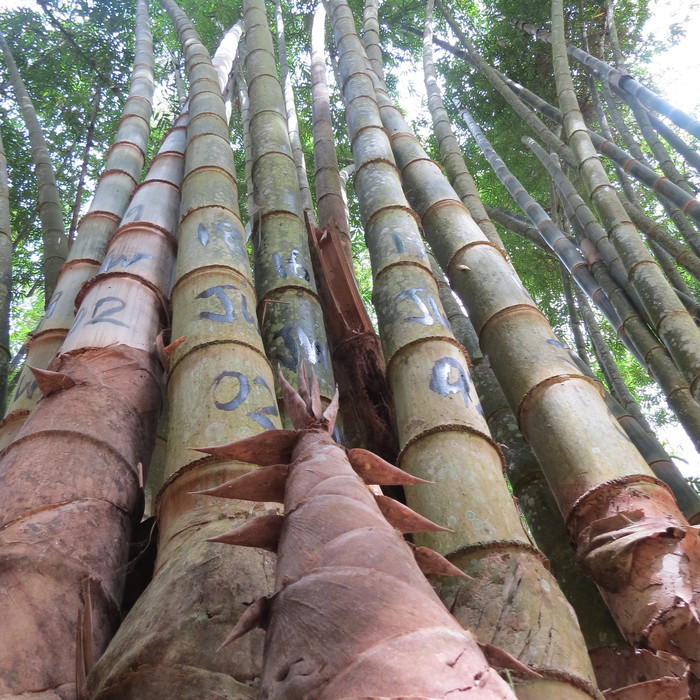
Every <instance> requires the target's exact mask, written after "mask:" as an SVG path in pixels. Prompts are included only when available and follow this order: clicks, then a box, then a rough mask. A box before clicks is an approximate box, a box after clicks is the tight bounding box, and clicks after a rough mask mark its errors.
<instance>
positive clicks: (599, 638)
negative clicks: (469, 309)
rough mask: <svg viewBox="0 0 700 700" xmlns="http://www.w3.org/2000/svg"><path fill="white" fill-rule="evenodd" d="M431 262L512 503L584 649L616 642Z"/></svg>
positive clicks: (474, 340) (535, 466)
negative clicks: (499, 453) (574, 620)
mask: <svg viewBox="0 0 700 700" xmlns="http://www.w3.org/2000/svg"><path fill="white" fill-rule="evenodd" d="M431 266H432V268H433V271H434V272H435V276H436V278H437V282H438V288H439V290H440V301H441V302H442V305H443V307H444V309H445V314H446V316H447V318H448V320H449V322H450V325H451V327H452V330H453V331H454V333H455V337H456V339H457V340H458V341H459V342H460V343H462V345H464V347H465V348H466V350H467V353H468V355H469V357H470V358H471V360H472V365H471V375H472V378H473V380H474V386H475V387H476V390H477V393H478V395H479V398H480V399H481V406H482V408H483V410H484V416H485V418H486V421H487V423H488V426H489V430H490V431H491V435H493V438H494V440H496V441H497V442H498V443H499V444H501V445H504V446H505V447H504V455H505V460H506V474H507V476H508V481H509V483H510V484H511V486H512V488H513V493H514V494H515V496H516V498H517V499H518V507H519V508H520V511H521V512H522V513H523V516H524V517H525V520H526V522H527V524H528V526H529V528H530V531H531V532H532V534H533V537H534V538H535V541H536V543H537V546H538V547H539V548H540V549H541V550H542V552H543V553H544V554H545V556H546V557H547V558H548V559H549V562H550V564H551V566H552V571H553V572H554V575H555V576H556V579H557V582H558V583H559V585H560V586H561V589H562V591H563V592H564V594H565V595H566V597H567V599H568V601H569V602H570V603H571V604H572V606H573V607H574V610H575V611H576V613H577V617H578V621H579V624H580V625H581V631H582V632H583V636H584V638H585V640H586V645H587V647H588V649H589V650H590V649H597V648H599V647H604V646H608V645H610V644H617V643H619V642H622V641H623V640H622V637H621V635H620V633H619V631H618V630H617V627H616V626H615V623H614V622H613V620H612V618H611V617H610V613H609V612H608V610H607V608H606V607H605V604H604V603H603V600H602V599H601V597H600V594H599V593H598V591H597V590H596V588H595V586H594V585H593V583H592V582H591V581H590V580H589V579H588V578H586V577H585V576H582V575H581V571H580V569H579V567H578V565H577V564H576V561H575V559H574V551H573V549H572V548H571V545H570V543H569V538H568V534H567V532H566V528H565V527H564V521H563V519H562V517H561V513H560V512H559V508H558V507H557V503H556V501H555V500H554V496H553V495H552V492H551V491H550V489H549V486H548V485H547V482H546V480H545V478H544V474H543V472H542V468H541V467H540V464H539V462H538V461H537V458H536V457H535V455H534V454H533V453H532V450H531V449H530V447H529V445H528V444H527V442H526V441H525V438H523V436H522V433H521V432H520V430H519V429H518V423H517V420H516V418H515V416H514V415H513V412H512V411H511V410H510V407H509V406H508V402H507V401H506V397H505V395H504V394H503V391H502V390H501V387H500V386H499V384H498V380H497V379H496V376H495V375H494V373H493V371H492V370H491V367H490V366H489V363H488V361H487V360H486V358H485V357H484V355H483V354H482V353H481V349H480V348H479V338H478V336H477V334H476V331H475V330H474V327H473V326H472V324H471V321H470V320H469V318H468V316H466V315H465V313H464V311H463V310H462V309H461V308H460V305H459V304H458V303H457V301H456V299H455V296H454V293H453V292H452V289H451V288H450V286H449V284H448V282H447V280H446V279H445V275H444V272H443V271H442V270H441V269H440V266H439V265H438V264H437V261H435V260H434V259H433V258H432V257H431ZM623 643H624V642H623Z"/></svg>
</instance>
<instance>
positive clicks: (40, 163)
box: [0, 33, 68, 308]
mask: <svg viewBox="0 0 700 700" xmlns="http://www.w3.org/2000/svg"><path fill="white" fill-rule="evenodd" d="M0 49H2V52H3V55H4V57H5V65H6V66H7V72H8V74H9V77H10V82H11V83H12V89H13V91H14V93H15V99H16V100H17V104H18V105H19V108H20V110H21V111H22V116H23V117H24V123H25V124H26V125H27V132H28V133H29V143H30V146H31V151H32V161H33V162H34V169H35V172H36V179H37V187H38V192H39V194H38V209H39V218H40V219H41V232H42V241H43V249H42V269H43V272H44V299H45V304H46V307H47V308H48V305H49V299H50V298H51V295H52V294H53V293H54V289H55V287H56V280H57V279H58V274H59V270H60V268H61V265H63V263H64V262H65V261H66V257H67V256H68V239H67V238H66V233H65V229H64V225H63V212H62V209H61V197H60V194H59V192H58V185H57V184H56V174H55V172H54V169H53V165H52V164H51V157H50V156H49V149H48V147H47V145H46V141H45V139H44V135H43V133H42V130H41V124H40V123H39V119H38V117H37V115H36V111H35V110H34V104H33V103H32V99H31V97H29V93H28V92H27V88H26V87H25V85H24V81H23V80H22V76H21V75H20V73H19V70H18V69H17V64H16V63H15V60H14V58H13V57H12V52H11V50H10V47H9V45H8V43H7V41H6V40H5V36H4V35H3V34H2V33H0Z"/></svg>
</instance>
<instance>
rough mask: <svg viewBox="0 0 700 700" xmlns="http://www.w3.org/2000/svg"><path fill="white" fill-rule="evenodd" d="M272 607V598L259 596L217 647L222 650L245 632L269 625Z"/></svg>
mask: <svg viewBox="0 0 700 700" xmlns="http://www.w3.org/2000/svg"><path fill="white" fill-rule="evenodd" d="M269 608H270V598H258V599H257V600H256V601H255V602H253V603H252V604H251V605H249V606H248V608H247V609H246V611H245V612H244V613H243V614H242V615H241V616H240V617H239V618H238V622H237V623H236V624H235V626H234V628H233V629H232V630H231V631H230V632H229V634H228V636H227V637H226V639H224V641H223V642H222V643H221V644H220V645H219V647H218V648H217V649H216V652H217V653H218V652H220V651H221V650H222V649H223V648H224V647H225V646H227V645H228V644H230V643H231V642H234V641H236V639H240V637H242V636H243V635H244V634H247V633H248V632H250V631H251V630H254V629H255V628H256V627H262V628H263V629H264V628H265V627H267V616H268V611H269Z"/></svg>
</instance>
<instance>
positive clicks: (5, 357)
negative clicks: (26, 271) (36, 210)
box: [0, 135, 12, 414]
mask: <svg viewBox="0 0 700 700" xmlns="http://www.w3.org/2000/svg"><path fill="white" fill-rule="evenodd" d="M11 298H12V235H11V232H10V187H9V181H8V178H7V159H6V158H5V147H4V146H3V143H2V136H1V135H0V412H2V413H3V414H4V412H5V407H6V406H7V381H8V375H9V370H10V359H11V355H10V299H11Z"/></svg>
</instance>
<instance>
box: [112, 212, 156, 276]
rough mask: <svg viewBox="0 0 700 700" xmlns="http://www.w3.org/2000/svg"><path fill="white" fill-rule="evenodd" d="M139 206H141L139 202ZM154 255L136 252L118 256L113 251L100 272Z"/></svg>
mask: <svg viewBox="0 0 700 700" xmlns="http://www.w3.org/2000/svg"><path fill="white" fill-rule="evenodd" d="M139 206H141V205H140V204H139ZM152 259H153V256H152V255H151V254H150V253H135V254H134V255H132V256H131V257H129V256H126V255H117V256H116V257H115V256H114V255H112V254H111V253H110V254H109V255H108V256H107V257H106V258H105V260H104V262H103V263H102V267H101V268H100V272H109V271H110V270H111V269H112V268H113V267H117V266H118V265H121V266H122V267H129V266H131V265H133V264H134V263H137V262H139V260H152Z"/></svg>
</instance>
